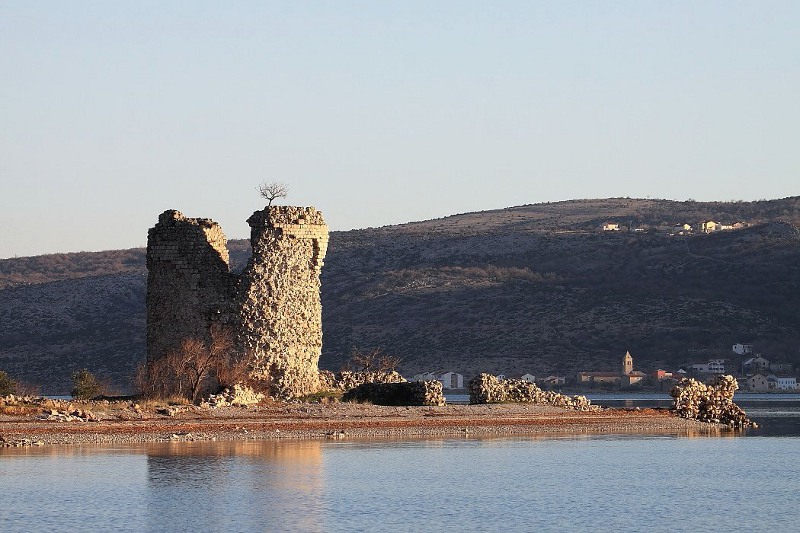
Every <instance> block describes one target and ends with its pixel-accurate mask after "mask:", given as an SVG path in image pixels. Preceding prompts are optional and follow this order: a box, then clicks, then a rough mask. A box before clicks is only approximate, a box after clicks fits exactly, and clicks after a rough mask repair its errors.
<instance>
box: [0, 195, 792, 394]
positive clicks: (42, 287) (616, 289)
mask: <svg viewBox="0 0 800 533" xmlns="http://www.w3.org/2000/svg"><path fill="white" fill-rule="evenodd" d="M705 220H715V221H717V222H721V223H723V224H733V223H735V222H745V223H747V224H748V227H746V228H744V229H737V230H730V231H720V232H715V233H712V234H710V235H702V234H694V235H689V236H678V235H670V234H669V232H667V231H663V230H664V229H665V228H666V229H669V228H671V227H673V226H674V225H675V224H678V223H680V224H683V223H689V224H691V225H693V226H697V225H698V223H700V222H702V221H705ZM606 222H615V223H619V224H620V225H621V227H623V228H625V230H626V231H619V232H611V231H608V232H604V231H601V230H600V228H601V226H602V225H603V224H604V223H606ZM798 227H800V197H792V198H786V199H782V200H771V201H760V202H713V203H704V202H673V201H667V200H636V199H626V198H623V199H619V198H618V199H607V200H574V201H568V202H555V203H548V204H535V205H526V206H519V207H513V208H508V209H502V210H496V211H486V212H480V213H468V214H462V215H455V216H450V217H446V218H443V219H439V220H431V221H425V222H414V223H409V224H404V225H399V226H389V227H384V228H378V229H365V230H354V231H348V232H335V233H333V234H332V235H331V241H330V246H329V251H328V256H327V258H326V260H325V264H326V266H325V268H324V269H323V280H322V282H323V294H322V297H323V324H324V335H325V336H324V346H323V357H322V360H321V362H320V364H321V366H323V367H327V368H338V367H339V366H340V365H341V363H342V362H343V361H344V360H345V359H346V358H347V356H348V355H349V353H350V351H351V349H352V348H354V347H355V348H362V349H367V348H373V347H380V348H383V349H384V350H386V351H387V352H390V353H393V354H396V355H398V356H400V357H401V358H402V359H403V364H402V367H401V371H403V372H406V373H413V372H418V371H423V370H433V371H446V370H450V369H452V370H456V371H459V372H462V373H464V374H465V375H467V376H470V375H472V374H474V373H475V372H477V371H481V370H486V371H490V372H496V373H505V374H507V375H514V374H521V373H524V372H531V373H534V374H537V375H541V374H550V373H554V372H558V373H562V374H564V373H566V374H571V373H573V372H575V371H576V370H579V369H593V370H607V369H615V368H616V367H617V363H618V360H619V359H620V357H621V355H622V354H623V353H624V352H625V350H630V351H631V353H632V354H633V355H634V357H635V363H636V366H637V368H643V369H648V368H650V367H656V366H666V367H670V368H671V367H673V366H675V365H678V364H682V363H685V362H691V361H703V360H704V359H708V358H709V357H728V356H729V355H730V354H729V349H730V346H731V345H732V344H734V343H736V342H752V343H754V344H755V345H756V349H757V350H759V351H761V352H762V353H764V354H765V356H767V357H768V358H771V359H776V360H780V359H783V360H790V361H794V362H796V363H800V319H798V316H797V313H796V308H797V304H798V300H800V298H798V297H799V296H800V266H798V265H800V233H799V232H798V229H797V228H798ZM628 229H630V230H634V229H639V231H627V230H628ZM229 248H230V249H231V257H232V263H233V268H237V266H241V265H243V264H244V263H245V262H246V260H247V257H248V255H249V246H248V244H247V242H246V241H231V242H230V243H229ZM145 280H146V269H145V267H144V250H143V249H134V250H121V251H107V252H97V253H87V252H82V253H76V254H57V255H49V256H39V257H34V258H16V259H7V260H2V261H0V324H2V331H0V369H4V370H6V371H8V372H9V373H10V374H12V375H13V376H16V377H19V378H22V379H24V380H26V381H29V382H33V383H38V384H41V385H43V388H44V390H45V391H46V392H62V391H65V390H68V387H69V373H70V372H71V371H72V370H73V369H76V368H80V367H83V366H86V367H88V368H90V369H91V370H93V371H95V372H97V373H98V374H100V375H103V376H106V377H107V378H108V379H109V380H111V381H112V382H113V383H114V384H115V385H116V386H117V388H119V389H121V390H122V389H126V388H127V386H128V383H129V380H130V376H131V375H132V373H133V371H134V369H135V366H136V365H137V364H138V363H139V361H141V360H142V359H143V358H144V291H145V285H146V281H145Z"/></svg>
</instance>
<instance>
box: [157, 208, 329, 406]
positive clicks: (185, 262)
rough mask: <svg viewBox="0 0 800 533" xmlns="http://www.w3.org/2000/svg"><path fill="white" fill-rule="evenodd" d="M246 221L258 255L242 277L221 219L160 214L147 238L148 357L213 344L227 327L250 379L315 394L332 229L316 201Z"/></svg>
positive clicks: (278, 389) (280, 390) (287, 394)
mask: <svg viewBox="0 0 800 533" xmlns="http://www.w3.org/2000/svg"><path fill="white" fill-rule="evenodd" d="M248 223H249V224H250V228H251V235H250V244H251V246H252V251H253V253H252V256H251V258H250V260H249V261H248V263H247V266H246V267H245V269H244V270H243V271H242V272H241V274H238V275H237V274H233V273H231V272H230V269H229V265H228V251H227V248H226V240H225V235H224V234H223V232H222V229H221V228H220V226H219V225H218V224H216V223H215V222H213V221H211V220H209V219H204V218H186V217H184V216H183V215H182V214H181V213H180V212H178V211H174V210H170V211H165V212H164V213H162V214H161V215H160V216H159V218H158V223H157V224H156V225H155V226H154V227H153V228H151V229H150V231H149V232H148V238H147V269H148V278H147V357H148V359H149V360H154V359H157V358H159V357H162V356H164V355H165V354H167V353H169V352H170V351H174V350H177V349H178V348H179V347H180V345H181V343H182V342H183V341H184V340H185V339H199V340H203V341H208V340H209V336H210V331H211V329H212V326H213V325H215V324H220V325H224V326H225V327H226V328H227V329H228V331H230V332H231V334H232V336H233V340H234V346H235V349H236V350H237V351H238V352H239V356H240V357H243V358H244V360H245V361H246V362H247V364H248V373H249V377H250V378H251V380H253V381H255V382H257V383H259V384H261V385H262V386H263V388H265V389H269V391H270V393H271V394H273V395H274V396H279V397H282V398H291V397H296V396H300V395H303V394H308V393H311V392H315V391H316V390H317V387H318V375H319V367H318V363H319V356H320V354H321V352H322V304H321V302H320V279H319V274H320V269H321V268H322V265H323V259H324V258H325V252H326V250H327V246H328V227H327V226H326V225H325V222H324V220H323V218H322V213H320V212H319V211H317V210H316V209H314V208H313V207H292V206H271V207H266V208H265V209H263V210H261V211H256V212H255V213H253V215H252V216H251V217H250V218H249V219H248Z"/></svg>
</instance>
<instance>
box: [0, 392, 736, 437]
mask: <svg viewBox="0 0 800 533" xmlns="http://www.w3.org/2000/svg"><path fill="white" fill-rule="evenodd" d="M118 403H119V405H117V402H111V403H109V402H72V403H70V404H69V405H70V407H72V408H75V409H82V410H85V411H87V410H88V411H90V412H91V413H92V416H93V417H94V418H96V419H97V420H96V421H83V420H71V421H57V420H46V419H43V415H42V414H41V413H36V414H34V413H29V414H26V415H7V414H6V415H0V445H4V446H7V447H8V446H17V447H18V446H28V445H34V446H42V445H48V444H79V443H143V442H175V441H204V440H207V441H235V440H274V439H350V438H379V437H391V438H419V437H450V436H453V437H454V436H472V437H479V436H497V435H534V436H535V435H542V436H546V435H581V434H652V435H662V434H670V435H683V436H704V435H708V436H712V435H732V434H735V432H734V431H733V430H730V429H728V428H727V427H725V426H721V425H719V424H708V423H703V422H698V421H695V420H686V419H683V418H678V417H676V416H674V415H673V414H672V413H670V412H669V411H667V410H663V409H642V410H638V409H601V410H598V411H585V412H584V411H571V410H565V409H562V408H558V407H547V406H538V405H530V404H490V405H448V406H443V407H387V406H377V405H367V404H349V403H337V404H327V405H320V404H278V403H276V404H270V405H259V406H252V407H248V408H243V407H222V408H216V409H202V408H199V407H196V406H173V407H169V408H161V409H141V408H140V409H134V408H133V405H134V404H132V403H130V402H118Z"/></svg>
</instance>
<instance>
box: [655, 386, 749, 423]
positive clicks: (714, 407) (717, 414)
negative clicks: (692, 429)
mask: <svg viewBox="0 0 800 533" xmlns="http://www.w3.org/2000/svg"><path fill="white" fill-rule="evenodd" d="M738 389H739V384H738V383H737V381H736V378H734V377H733V376H717V377H715V378H713V379H712V380H711V381H710V382H709V383H708V384H705V383H701V382H699V381H697V380H695V379H686V378H684V379H682V380H681V382H680V383H678V384H677V385H676V386H675V387H673V389H672V390H671V391H670V396H672V397H673V398H674V399H675V401H674V405H673V409H674V410H675V413H676V414H677V415H678V416H680V417H683V418H693V419H695V420H700V421H703V422H714V423H717V424H726V425H728V426H730V427H733V428H746V427H758V424H756V423H755V422H753V421H752V420H750V419H749V418H747V414H746V413H745V412H744V411H743V410H742V409H741V407H739V406H738V405H736V404H735V403H733V394H734V393H735V392H736V391H737V390H738Z"/></svg>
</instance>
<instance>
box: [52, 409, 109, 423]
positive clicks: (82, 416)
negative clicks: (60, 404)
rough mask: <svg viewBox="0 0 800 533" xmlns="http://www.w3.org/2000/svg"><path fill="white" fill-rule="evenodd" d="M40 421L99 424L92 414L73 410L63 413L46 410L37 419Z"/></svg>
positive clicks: (82, 410) (55, 410)
mask: <svg viewBox="0 0 800 533" xmlns="http://www.w3.org/2000/svg"><path fill="white" fill-rule="evenodd" d="M39 419H40V420H52V421H55V422H99V421H100V419H99V418H97V417H96V416H95V415H94V413H92V412H91V411H87V410H84V409H73V410H69V411H63V410H59V409H48V410H46V411H45V412H44V413H42V415H41V416H40V417H39Z"/></svg>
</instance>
